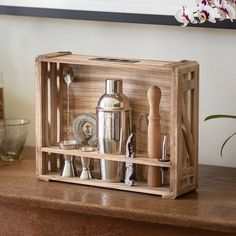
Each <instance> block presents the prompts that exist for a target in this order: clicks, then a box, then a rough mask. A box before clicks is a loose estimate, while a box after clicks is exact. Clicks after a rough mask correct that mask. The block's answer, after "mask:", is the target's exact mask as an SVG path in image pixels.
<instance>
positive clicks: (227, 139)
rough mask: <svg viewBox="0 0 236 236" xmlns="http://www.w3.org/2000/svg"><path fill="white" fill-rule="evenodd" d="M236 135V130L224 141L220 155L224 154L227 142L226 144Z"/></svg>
mask: <svg viewBox="0 0 236 236" xmlns="http://www.w3.org/2000/svg"><path fill="white" fill-rule="evenodd" d="M234 135H236V132H235V133H233V134H231V135H230V136H229V137H228V138H227V139H226V140H225V141H224V143H223V144H222V146H221V149H220V155H221V157H222V156H223V149H224V146H225V144H226V143H227V142H228V141H229V140H230V139H231V138H232V137H233V136H234Z"/></svg>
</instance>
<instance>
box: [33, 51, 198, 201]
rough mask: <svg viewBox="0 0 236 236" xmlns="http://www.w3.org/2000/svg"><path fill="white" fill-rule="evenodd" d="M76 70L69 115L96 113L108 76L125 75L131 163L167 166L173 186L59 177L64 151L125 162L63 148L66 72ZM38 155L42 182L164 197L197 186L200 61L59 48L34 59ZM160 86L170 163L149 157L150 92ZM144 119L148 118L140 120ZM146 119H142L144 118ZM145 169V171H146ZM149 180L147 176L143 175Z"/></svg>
mask: <svg viewBox="0 0 236 236" xmlns="http://www.w3.org/2000/svg"><path fill="white" fill-rule="evenodd" d="M65 66H67V67H68V66H69V67H70V68H72V70H73V72H74V81H73V83H72V84H71V106H70V113H71V114H72V117H73V118H75V117H77V116H79V115H81V114H84V113H91V114H96V110H95V108H96V106H97V102H98V99H99V97H100V96H101V95H102V94H104V90H105V88H104V87H105V80H106V79H122V80H123V91H124V94H125V95H126V96H127V97H128V99H129V101H130V104H131V106H132V108H133V111H132V116H133V118H132V123H133V127H132V128H133V131H134V132H135V133H136V132H138V135H137V150H136V152H137V153H136V157H135V158H134V159H133V160H131V162H133V163H136V164H139V165H138V166H139V167H140V166H141V169H145V168H146V167H147V166H160V167H168V168H169V172H170V185H169V186H167V187H166V186H165V187H149V186H147V184H146V183H145V182H143V181H137V182H136V183H135V185H134V186H127V185H126V184H124V183H108V182H103V181H101V180H100V179H92V180H81V179H80V178H79V177H74V178H68V177H62V176H60V174H59V173H60V171H61V169H62V167H63V163H64V159H63V154H68V155H74V156H77V157H79V156H81V155H83V156H86V155H87V156H88V157H91V158H93V159H94V160H95V162H96V160H97V162H98V161H99V159H102V158H103V159H106V160H113V161H121V162H125V161H126V158H125V156H123V155H108V154H106V155H101V154H99V153H98V152H97V151H95V152H92V153H84V152H83V153H82V152H81V151H80V150H62V149H59V148H58V146H57V142H59V141H60V140H63V139H64V138H65V137H66V129H65V127H66V84H65V82H64V80H63V76H62V71H63V68H64V67H65ZM36 80H37V84H36V89H37V92H36V158H37V176H38V178H39V179H40V180H44V181H62V182H68V183H75V184H82V185H91V186H97V187H106V188H112V189H119V190H126V191H133V192H140V193H148V194H154V195H161V196H162V197H163V198H171V199H174V198H176V197H177V196H180V195H182V194H184V193H187V192H189V191H192V190H194V189H196V188H197V178H198V176H197V172H198V170H197V169H198V107H199V105H198V101H199V65H198V63H196V62H194V61H180V62H168V61H154V60H153V61H151V60H149V61H148V60H122V59H116V60H114V59H111V58H110V59H109V58H97V57H93V56H80V55H74V54H71V53H70V52H58V53H52V54H47V55H41V56H38V57H37V59H36ZM152 85H156V86H158V87H159V88H160V89H161V92H162V97H161V102H160V115H161V132H162V134H168V136H169V146H168V150H169V153H170V162H160V161H158V160H157V159H150V158H147V124H146V123H145V120H146V119H145V118H146V117H147V115H148V112H149V107H148V100H147V90H148V88H149V87H150V86H152ZM140 117H143V118H144V119H140ZM140 120H142V121H140ZM142 173H145V171H143V172H142ZM143 179H145V178H143Z"/></svg>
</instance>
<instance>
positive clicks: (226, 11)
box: [214, 0, 236, 21]
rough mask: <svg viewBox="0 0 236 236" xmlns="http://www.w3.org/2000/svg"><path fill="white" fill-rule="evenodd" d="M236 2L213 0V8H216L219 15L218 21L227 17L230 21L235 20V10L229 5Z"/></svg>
mask: <svg viewBox="0 0 236 236" xmlns="http://www.w3.org/2000/svg"><path fill="white" fill-rule="evenodd" d="M235 2H236V1H233V2H232V1H231V3H230V2H229V1H226V0H215V1H214V3H215V6H216V7H217V10H218V13H219V15H220V20H221V21H222V20H225V19H226V17H229V19H230V20H231V21H233V19H234V18H235V10H234V8H233V6H232V5H231V4H235Z"/></svg>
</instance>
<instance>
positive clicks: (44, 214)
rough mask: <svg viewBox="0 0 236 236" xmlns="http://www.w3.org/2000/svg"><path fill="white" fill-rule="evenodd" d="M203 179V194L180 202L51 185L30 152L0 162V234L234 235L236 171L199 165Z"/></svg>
mask: <svg viewBox="0 0 236 236" xmlns="http://www.w3.org/2000/svg"><path fill="white" fill-rule="evenodd" d="M199 177H200V178H199V189H198V190H197V191H195V192H192V193H189V194H187V195H184V196H182V197H180V198H177V199H176V200H168V199H162V198H161V197H157V196H152V195H148V194H139V193H130V192H124V191H119V190H109V189H104V188H96V187H87V186H81V185H74V184H65V183H53V182H52V183H47V182H43V181H38V180H37V178H36V177H35V161H34V154H32V152H26V154H25V155H24V156H23V159H22V160H21V161H18V162H12V163H6V162H2V161H0V190H1V191H0V218H1V221H0V235H3V236H8V235H10V236H14V235H18V236H23V235H33V236H38V235H49V236H50V235H80V234H82V233H84V235H117V234H119V233H121V234H122V235H134V234H135V235H168V236H169V235H183V236H185V235H194V236H195V235H209V236H210V235H212V236H213V235H235V234H236V187H235V186H236V170H235V168H226V167H217V166H200V168H199ZM12 222H14V224H13V223H12ZM96 232H97V233H96Z"/></svg>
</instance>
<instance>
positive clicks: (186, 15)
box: [175, 6, 197, 26]
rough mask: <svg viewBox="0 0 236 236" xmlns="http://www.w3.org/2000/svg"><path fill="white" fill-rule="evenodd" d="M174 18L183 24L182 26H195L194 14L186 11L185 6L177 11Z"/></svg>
mask: <svg viewBox="0 0 236 236" xmlns="http://www.w3.org/2000/svg"><path fill="white" fill-rule="evenodd" d="M175 18H176V20H177V21H178V22H180V23H183V25H182V26H186V25H188V23H190V22H191V23H192V24H196V23H197V21H196V20H195V19H194V14H193V13H192V12H190V11H189V10H188V8H187V7H186V6H182V9H180V10H178V11H177V13H176V14H175Z"/></svg>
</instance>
